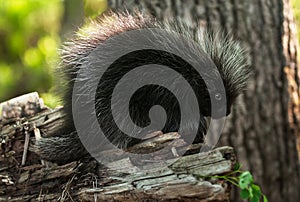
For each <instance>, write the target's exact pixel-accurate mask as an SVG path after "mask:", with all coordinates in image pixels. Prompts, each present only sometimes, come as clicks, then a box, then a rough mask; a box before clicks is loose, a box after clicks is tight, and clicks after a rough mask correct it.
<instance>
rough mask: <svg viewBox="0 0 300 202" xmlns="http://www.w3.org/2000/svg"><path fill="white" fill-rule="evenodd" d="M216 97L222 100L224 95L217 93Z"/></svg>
mask: <svg viewBox="0 0 300 202" xmlns="http://www.w3.org/2000/svg"><path fill="white" fill-rule="evenodd" d="M215 99H216V100H218V101H220V100H222V95H221V93H216V94H215Z"/></svg>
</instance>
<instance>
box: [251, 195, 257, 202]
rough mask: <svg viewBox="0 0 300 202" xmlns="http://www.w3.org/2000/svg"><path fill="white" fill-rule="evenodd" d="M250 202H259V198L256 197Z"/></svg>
mask: <svg viewBox="0 0 300 202" xmlns="http://www.w3.org/2000/svg"><path fill="white" fill-rule="evenodd" d="M250 202H259V198H258V197H256V196H253V197H252V198H251V199H250Z"/></svg>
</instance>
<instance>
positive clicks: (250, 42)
mask: <svg viewBox="0 0 300 202" xmlns="http://www.w3.org/2000/svg"><path fill="white" fill-rule="evenodd" d="M108 2H109V4H108V5H109V7H110V8H121V9H122V8H123V7H124V6H125V7H126V8H127V9H129V10H132V9H134V8H137V7H138V8H142V9H144V10H146V11H148V12H150V13H151V14H153V15H154V16H156V17H157V18H158V19H160V20H163V19H166V18H174V17H175V18H181V19H184V20H185V21H186V22H187V24H188V25H190V26H191V27H196V26H202V25H207V26H209V27H212V28H215V29H222V30H224V31H225V32H230V33H231V34H233V35H234V36H235V37H236V38H237V39H239V40H241V41H242V42H243V43H244V44H245V45H246V46H248V47H249V48H250V51H251V59H252V67H253V69H254V71H255V75H254V76H253V79H252V81H251V82H250V84H249V90H248V91H247V92H246V93H245V94H244V95H243V96H241V97H240V99H239V102H238V103H236V105H235V106H234V109H233V111H232V115H231V116H230V118H229V119H228V121H227V126H226V128H225V130H224V134H223V136H222V144H223V145H231V146H234V148H236V151H237V155H238V159H239V161H240V162H241V163H242V165H243V169H249V170H250V171H251V172H253V173H254V177H255V181H257V182H258V183H259V184H260V185H261V186H262V190H263V191H264V192H265V193H266V195H267V196H268V198H269V201H278V202H280V201H284V202H287V201H291V202H294V201H300V192H299V189H300V180H299V179H300V171H299V169H300V168H299V156H298V154H297V146H296V145H297V141H298V148H300V146H299V144H300V143H299V139H300V134H299V128H300V124H299V120H300V111H299V110H300V104H299V102H300V101H299V97H300V96H299V94H300V93H299V78H300V75H299V67H298V63H297V59H296V58H297V50H296V37H295V26H294V21H293V16H292V13H291V12H290V10H291V8H290V2H289V0H280V1H277V0H254V1H249V0H247V1H246V0H241V1H237V0H209V1H207V0H152V1H134V0H126V1H122V0H109V1H108ZM297 139H298V140H297ZM233 198H234V199H233V200H235V201H238V198H239V196H238V193H237V192H236V193H235V196H234V197H233Z"/></svg>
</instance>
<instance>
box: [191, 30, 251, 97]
mask: <svg viewBox="0 0 300 202" xmlns="http://www.w3.org/2000/svg"><path fill="white" fill-rule="evenodd" d="M195 40H196V41H197V42H198V43H199V44H200V45H201V47H202V49H203V50H204V51H205V52H206V53H207V54H208V55H209V56H210V57H211V59H212V60H213V62H214V63H215V65H216V66H217V68H218V70H219V73H220V75H221V77H222V79H223V82H224V85H225V88H226V91H227V93H229V97H230V98H236V97H237V96H238V95H239V94H240V93H242V91H243V90H245V88H246V84H247V81H248V80H249V77H250V76H251V74H252V69H251V68H250V58H249V51H248V49H247V48H246V47H245V46H243V45H242V44H241V42H239V41H237V40H235V39H233V37H232V36H230V35H229V34H224V33H223V32H221V31H216V32H213V31H210V30H204V29H202V30H198V32H197V33H196V36H195Z"/></svg>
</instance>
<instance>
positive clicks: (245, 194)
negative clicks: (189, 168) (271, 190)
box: [206, 163, 268, 202]
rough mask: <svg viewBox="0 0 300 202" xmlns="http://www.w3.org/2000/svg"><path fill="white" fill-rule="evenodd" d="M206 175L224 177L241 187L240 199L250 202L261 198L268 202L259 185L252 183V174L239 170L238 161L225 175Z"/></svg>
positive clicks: (255, 201)
mask: <svg viewBox="0 0 300 202" xmlns="http://www.w3.org/2000/svg"><path fill="white" fill-rule="evenodd" d="M206 177H211V178H218V179H224V180H226V181H228V182H230V183H231V184H233V185H235V186H237V187H238V188H240V189H241V192H240V196H241V198H242V199H248V200H249V201H250V202H259V201H260V199H262V200H263V202H268V199H267V197H266V196H265V195H264V194H262V192H261V189H260V187H259V186H258V185H256V184H254V179H253V176H252V174H251V173H250V172H249V171H241V165H240V164H238V163H237V164H236V165H235V166H234V169H233V172H230V173H228V174H226V175H214V176H206Z"/></svg>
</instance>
